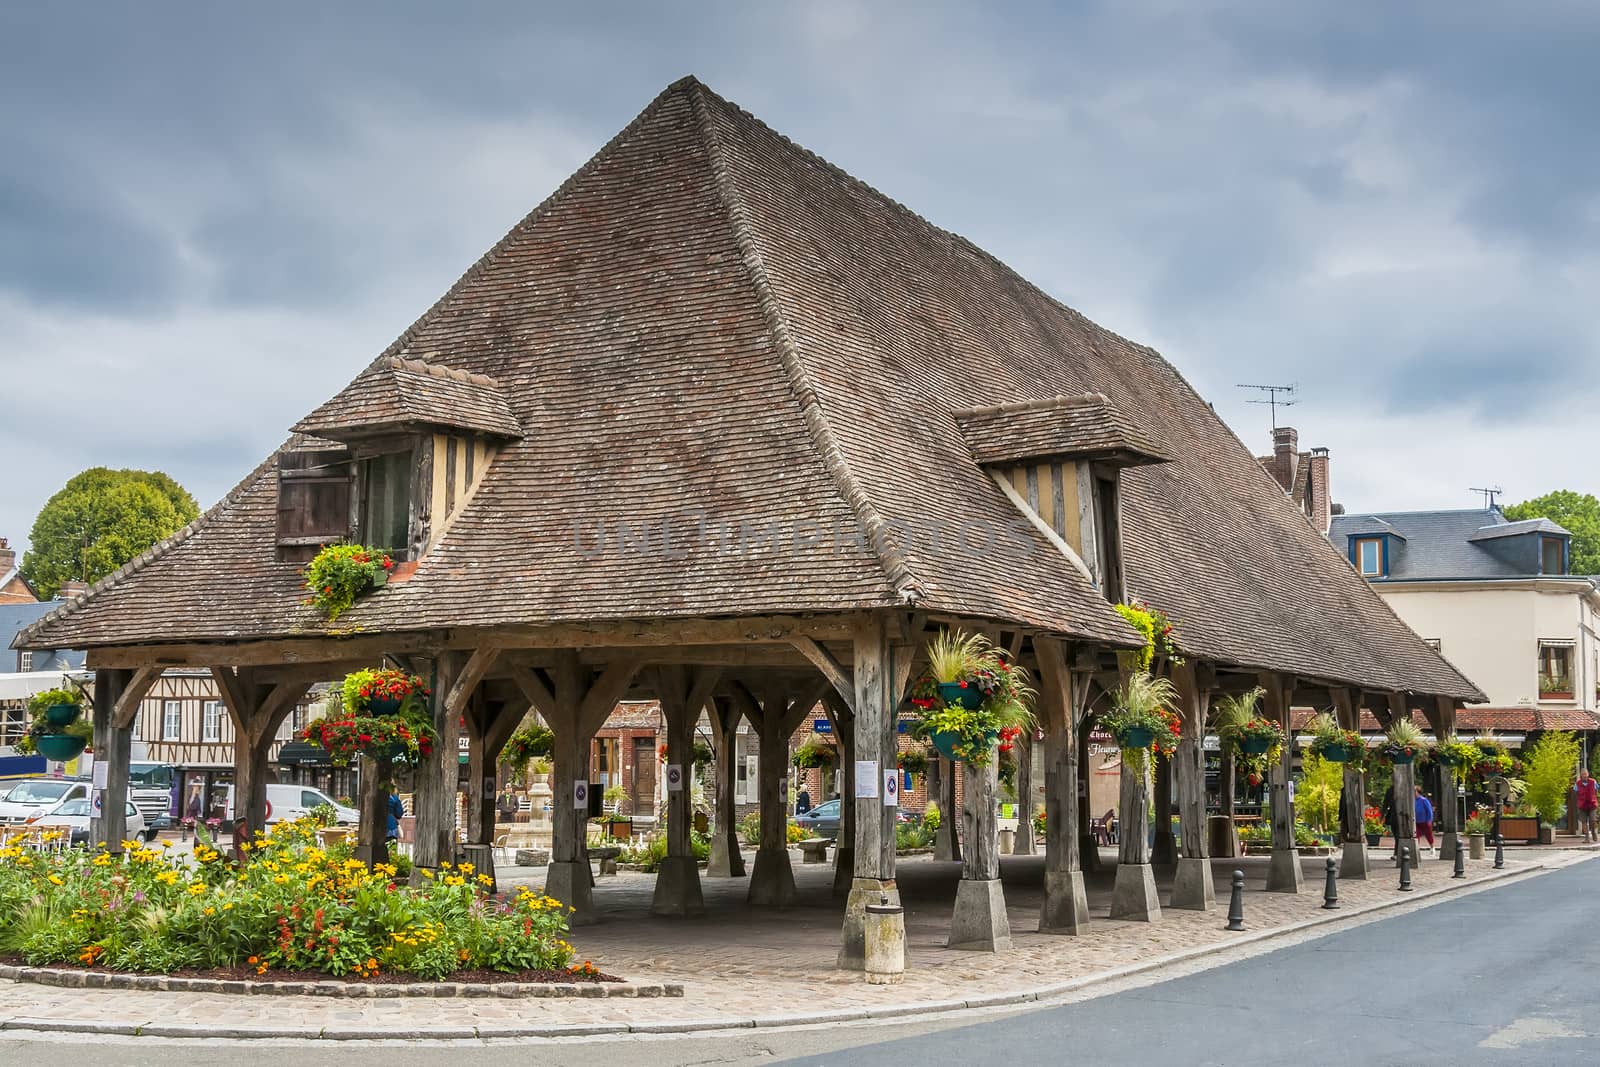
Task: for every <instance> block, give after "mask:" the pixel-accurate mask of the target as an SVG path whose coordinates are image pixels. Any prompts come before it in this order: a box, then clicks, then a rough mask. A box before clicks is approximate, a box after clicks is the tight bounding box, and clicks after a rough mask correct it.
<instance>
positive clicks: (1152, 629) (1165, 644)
mask: <svg viewBox="0 0 1600 1067" xmlns="http://www.w3.org/2000/svg"><path fill="white" fill-rule="evenodd" d="M1115 606H1116V609H1117V614H1118V615H1121V616H1122V617H1123V618H1124V619H1126V620H1127V622H1128V625H1129V626H1132V627H1133V628H1134V629H1135V630H1138V631H1139V633H1140V635H1141V636H1143V637H1144V648H1142V649H1140V650H1138V651H1136V652H1118V653H1117V662H1118V663H1120V664H1121V665H1122V666H1124V667H1126V668H1127V669H1128V670H1130V671H1135V670H1139V671H1148V670H1149V669H1150V667H1151V665H1152V664H1153V663H1154V662H1155V659H1156V657H1157V656H1160V657H1161V658H1162V659H1164V660H1166V661H1167V662H1168V663H1172V664H1182V663H1183V657H1182V656H1181V655H1179V654H1178V646H1177V645H1176V644H1174V643H1173V640H1172V620H1171V619H1169V618H1167V616H1166V615H1165V614H1163V613H1162V611H1161V609H1160V608H1153V607H1151V606H1150V605H1148V604H1146V603H1144V601H1142V600H1129V601H1127V602H1126V603H1123V604H1117V605H1115Z"/></svg>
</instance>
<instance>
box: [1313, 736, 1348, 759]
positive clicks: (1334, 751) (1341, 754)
mask: <svg viewBox="0 0 1600 1067" xmlns="http://www.w3.org/2000/svg"><path fill="white" fill-rule="evenodd" d="M1319 754H1320V755H1321V756H1322V758H1323V759H1325V760H1327V761H1328V762H1330V763H1349V762H1350V748H1349V746H1347V745H1344V744H1342V743H1340V742H1337V741H1335V742H1334V743H1333V744H1330V745H1325V746H1323V749H1322V751H1321V753H1319Z"/></svg>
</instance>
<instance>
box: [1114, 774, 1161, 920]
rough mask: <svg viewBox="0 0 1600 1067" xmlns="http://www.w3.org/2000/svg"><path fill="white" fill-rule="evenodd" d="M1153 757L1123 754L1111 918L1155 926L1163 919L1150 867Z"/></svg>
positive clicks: (1153, 874)
mask: <svg viewBox="0 0 1600 1067" xmlns="http://www.w3.org/2000/svg"><path fill="white" fill-rule="evenodd" d="M1150 763H1151V759H1150V753H1149V752H1148V751H1143V750H1135V751H1124V752H1123V753H1122V790H1121V794H1120V796H1119V798H1118V805H1117V817H1118V823H1119V825H1120V826H1121V831H1120V836H1119V840H1118V842H1117V880H1116V883H1115V884H1114V885H1113V887H1112V892H1111V917H1112V918H1113V919H1133V920H1136V921H1141V922H1153V921H1155V920H1157V919H1159V918H1161V903H1160V901H1159V900H1157V899H1156V880H1155V872H1154V871H1153V870H1152V869H1151V867H1150V843H1149V834H1150V823H1149V818H1148V812H1149V809H1150Z"/></svg>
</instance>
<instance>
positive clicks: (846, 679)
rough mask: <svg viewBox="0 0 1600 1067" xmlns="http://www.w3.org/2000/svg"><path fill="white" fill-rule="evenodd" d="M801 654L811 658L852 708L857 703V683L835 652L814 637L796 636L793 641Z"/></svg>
mask: <svg viewBox="0 0 1600 1067" xmlns="http://www.w3.org/2000/svg"><path fill="white" fill-rule="evenodd" d="M790 643H791V644H793V645H794V647H795V648H796V649H798V650H799V652H800V654H801V655H803V656H805V658H806V659H808V660H810V661H811V662H812V663H813V664H814V665H815V666H816V668H817V670H819V671H821V672H822V676H823V677H824V678H826V679H827V680H828V683H829V684H830V685H832V686H833V688H834V690H835V691H836V692H837V693H838V694H839V696H840V697H841V698H842V699H843V700H844V702H845V703H846V704H847V705H849V706H850V708H851V709H852V710H854V708H855V703H856V683H855V679H854V678H853V677H851V675H850V673H849V672H848V671H846V670H845V669H844V667H843V666H842V665H841V664H840V663H839V661H838V660H837V659H835V658H834V656H833V653H831V652H829V651H828V650H827V649H825V648H823V647H822V646H821V645H820V644H818V643H817V642H816V641H815V640H814V639H812V638H810V637H805V636H798V637H795V638H794V639H793V640H792V641H791V642H790Z"/></svg>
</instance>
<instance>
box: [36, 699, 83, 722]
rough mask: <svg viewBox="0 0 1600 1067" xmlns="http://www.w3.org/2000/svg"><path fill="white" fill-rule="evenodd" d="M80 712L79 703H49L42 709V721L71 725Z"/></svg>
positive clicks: (76, 719) (81, 710)
mask: <svg viewBox="0 0 1600 1067" xmlns="http://www.w3.org/2000/svg"><path fill="white" fill-rule="evenodd" d="M82 714H83V705H81V704H51V705H50V706H49V707H48V708H45V709H44V721H45V722H47V723H49V724H50V725H51V726H71V725H72V724H73V723H75V722H77V721H78V717H79V716H80V715H82Z"/></svg>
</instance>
